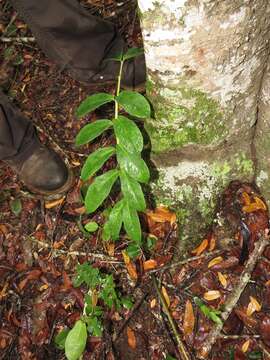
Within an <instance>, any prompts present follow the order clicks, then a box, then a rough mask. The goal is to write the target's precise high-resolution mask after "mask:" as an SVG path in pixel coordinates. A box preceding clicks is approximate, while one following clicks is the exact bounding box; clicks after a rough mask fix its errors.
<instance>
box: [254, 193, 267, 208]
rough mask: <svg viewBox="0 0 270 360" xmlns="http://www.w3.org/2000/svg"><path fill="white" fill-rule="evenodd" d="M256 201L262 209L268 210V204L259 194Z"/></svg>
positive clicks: (255, 198)
mask: <svg viewBox="0 0 270 360" xmlns="http://www.w3.org/2000/svg"><path fill="white" fill-rule="evenodd" d="M254 200H255V203H256V204H257V205H258V207H259V208H260V209H262V210H265V211H266V210H267V206H266V204H265V203H264V202H263V201H262V199H260V198H259V197H258V196H255V197H254Z"/></svg>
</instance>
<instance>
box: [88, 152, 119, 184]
mask: <svg viewBox="0 0 270 360" xmlns="http://www.w3.org/2000/svg"><path fill="white" fill-rule="evenodd" d="M114 153H115V148H114V147H113V146H108V147H105V148H101V149H98V150H96V151H95V152H94V153H93V154H91V155H89V156H88V158H87V159H86V161H85V163H84V165H83V168H82V172H81V179H82V180H83V181H86V180H87V179H88V178H89V177H91V176H93V175H94V174H95V173H96V172H97V171H98V170H99V169H100V168H101V167H102V166H103V165H104V164H105V162H106V161H107V160H108V159H109V158H110V157H111V156H112V155H113V154H114Z"/></svg>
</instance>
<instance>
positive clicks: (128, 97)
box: [116, 90, 151, 119]
mask: <svg viewBox="0 0 270 360" xmlns="http://www.w3.org/2000/svg"><path fill="white" fill-rule="evenodd" d="M116 100H117V102H118V103H119V104H120V105H121V106H122V107H123V108H124V109H125V111H126V112H127V113H128V114H130V115H132V116H136V117H138V118H142V119H143V118H148V117H150V115H151V108H150V104H149V102H148V101H147V100H146V98H145V97H144V96H143V95H142V94H140V93H138V92H135V91H126V90H124V91H121V92H120V94H119V95H118V96H117V97H116Z"/></svg>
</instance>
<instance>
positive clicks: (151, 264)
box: [143, 259, 157, 271]
mask: <svg viewBox="0 0 270 360" xmlns="http://www.w3.org/2000/svg"><path fill="white" fill-rule="evenodd" d="M156 267H157V262H156V260H154V259H150V260H147V261H144V263H143V269H144V271H148V270H153V269H155V268H156Z"/></svg>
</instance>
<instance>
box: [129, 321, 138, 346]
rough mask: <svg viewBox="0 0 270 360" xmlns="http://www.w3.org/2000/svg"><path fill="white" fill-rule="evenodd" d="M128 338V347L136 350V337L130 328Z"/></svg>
mask: <svg viewBox="0 0 270 360" xmlns="http://www.w3.org/2000/svg"><path fill="white" fill-rule="evenodd" d="M127 338H128V345H129V346H130V347H131V348H132V349H136V345H137V343H136V337H135V333H134V331H133V330H132V329H131V328H130V327H129V326H128V327H127Z"/></svg>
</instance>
